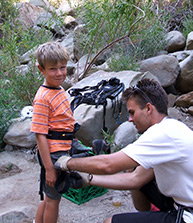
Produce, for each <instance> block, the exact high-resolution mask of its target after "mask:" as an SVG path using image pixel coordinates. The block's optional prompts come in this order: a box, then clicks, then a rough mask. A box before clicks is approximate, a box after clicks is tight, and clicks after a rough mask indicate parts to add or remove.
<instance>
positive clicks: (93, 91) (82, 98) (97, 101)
mask: <svg viewBox="0 0 193 223" xmlns="http://www.w3.org/2000/svg"><path fill="white" fill-rule="evenodd" d="M124 88H125V86H124V84H123V83H121V82H120V80H119V79H118V78H116V77H113V78H111V79H109V80H102V81H100V82H99V83H98V84H97V85H95V86H86V87H83V88H72V89H70V90H69V91H68V93H69V94H70V96H72V97H74V99H73V100H72V102H71V109H72V112H74V110H75V109H76V108H77V107H78V106H79V105H80V104H83V103H85V104H89V105H95V108H97V107H98V106H99V105H103V130H104V131H107V128H106V126H105V114H106V105H107V99H111V101H112V102H113V103H112V106H114V110H115V105H116V98H117V96H118V95H119V94H120V93H121V92H122V91H123V90H124ZM121 107H122V103H120V104H119V112H118V116H117V118H118V119H119V116H120V113H121Z"/></svg>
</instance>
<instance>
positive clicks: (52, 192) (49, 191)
mask: <svg viewBox="0 0 193 223" xmlns="http://www.w3.org/2000/svg"><path fill="white" fill-rule="evenodd" d="M50 156H51V160H52V162H53V164H54V163H55V162H56V161H57V160H58V159H59V158H60V157H61V156H69V151H59V152H55V153H51V154H50ZM40 165H41V164H40ZM41 167H42V165H41ZM43 168H44V167H43ZM40 181H41V182H40V183H41V184H42V189H43V192H44V193H45V194H46V195H47V196H48V197H49V198H51V199H52V200H59V199H60V198H61V196H62V194H59V193H58V192H57V190H56V189H55V187H50V186H48V185H47V184H46V180H45V169H44V174H43V176H41V177H40Z"/></svg>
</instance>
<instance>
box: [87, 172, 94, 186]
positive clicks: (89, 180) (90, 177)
mask: <svg viewBox="0 0 193 223" xmlns="http://www.w3.org/2000/svg"><path fill="white" fill-rule="evenodd" d="M92 179H93V175H92V174H91V173H89V175H88V182H89V184H90V182H91V181H92Z"/></svg>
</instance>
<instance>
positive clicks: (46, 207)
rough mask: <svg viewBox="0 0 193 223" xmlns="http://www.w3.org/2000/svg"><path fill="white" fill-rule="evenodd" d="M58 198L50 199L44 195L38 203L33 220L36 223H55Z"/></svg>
mask: <svg viewBox="0 0 193 223" xmlns="http://www.w3.org/2000/svg"><path fill="white" fill-rule="evenodd" d="M59 203H60V199H59V200H52V199H50V198H49V197H47V196H45V200H44V201H43V202H42V203H41V204H40V205H39V207H38V210H37V214H36V218H35V221H36V223H57V220H58V212H59Z"/></svg>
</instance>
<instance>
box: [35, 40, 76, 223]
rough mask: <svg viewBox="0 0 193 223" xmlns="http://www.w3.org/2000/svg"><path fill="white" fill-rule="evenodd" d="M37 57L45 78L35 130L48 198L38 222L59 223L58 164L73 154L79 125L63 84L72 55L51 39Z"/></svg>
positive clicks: (37, 105) (45, 191) (42, 178)
mask: <svg viewBox="0 0 193 223" xmlns="http://www.w3.org/2000/svg"><path fill="white" fill-rule="evenodd" d="M36 57H37V60H38V63H39V65H38V69H39V70H40V72H41V73H42V74H43V75H44V77H45V80H44V83H43V85H41V86H40V88H39V89H38V91H37V93H36V95H35V98H34V102H33V118H32V125H31V131H32V132H34V133H35V134H36V139H37V144H38V151H39V154H40V157H41V161H42V164H43V169H44V176H43V177H41V180H42V182H41V183H42V184H41V185H42V187H43V191H44V193H45V199H44V200H43V201H42V202H41V203H40V205H39V207H38V210H37V213H36V218H35V223H56V222H57V219H58V211H59V203H60V199H61V194H59V193H58V192H57V191H56V189H55V188H54V184H55V181H56V179H57V172H56V170H55V169H54V163H55V161H56V160H57V159H58V158H59V157H60V156H62V155H69V150H70V149H71V144H72V139H73V135H74V134H73V131H74V124H75V119H74V117H73V114H72V111H71V109H70V103H69V101H68V99H67V96H66V92H65V90H64V89H63V88H62V87H61V84H62V83H63V81H64V80H65V78H66V75H67V61H68V59H69V55H68V53H67V51H66V49H65V48H64V47H63V46H62V45H61V44H60V43H59V42H48V43H45V44H42V45H40V46H39V48H38V49H37V51H36Z"/></svg>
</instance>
